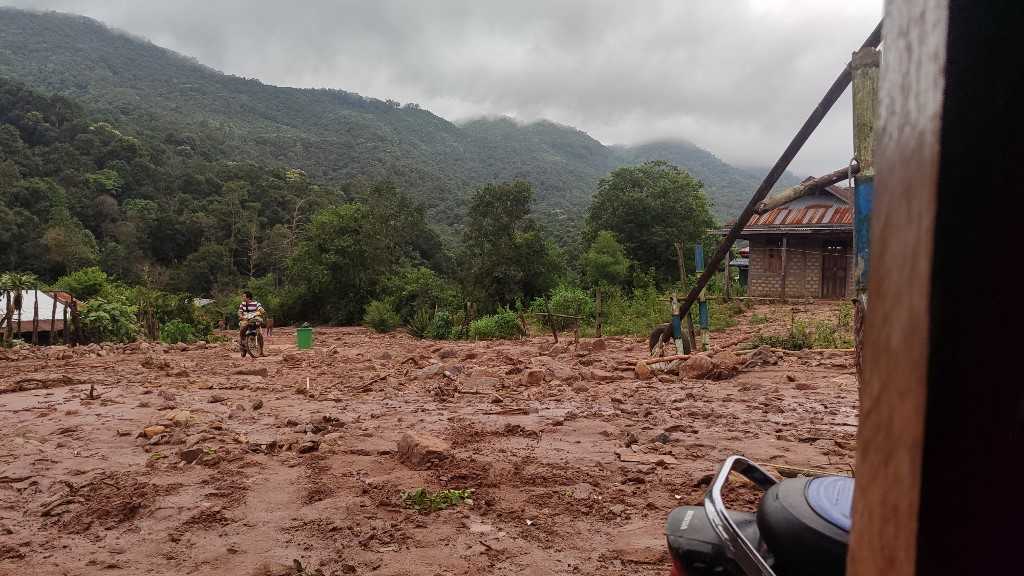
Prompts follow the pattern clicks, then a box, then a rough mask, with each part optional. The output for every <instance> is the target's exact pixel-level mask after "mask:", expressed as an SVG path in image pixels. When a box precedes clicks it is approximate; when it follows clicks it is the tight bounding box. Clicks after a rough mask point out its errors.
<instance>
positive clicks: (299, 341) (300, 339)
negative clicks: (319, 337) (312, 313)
mask: <svg viewBox="0 0 1024 576" xmlns="http://www.w3.org/2000/svg"><path fill="white" fill-rule="evenodd" d="M295 344H296V345H297V346H298V347H299V350H309V349H310V348H312V347H313V329H312V328H310V327H308V326H303V327H302V328H299V329H297V330H296V331H295Z"/></svg>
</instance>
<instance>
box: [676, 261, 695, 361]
mask: <svg viewBox="0 0 1024 576" xmlns="http://www.w3.org/2000/svg"><path fill="white" fill-rule="evenodd" d="M675 246H676V263H677V264H678V265H679V285H680V286H682V288H683V292H686V291H687V290H689V287H688V286H687V284H689V283H688V282H687V281H686V264H685V263H684V261H683V243H682V242H676V244H675ZM680 314H684V315H685V316H686V333H685V334H684V335H683V338H684V340H685V342H684V344H686V353H687V354H689V353H690V350H694V349H695V348H696V345H697V339H696V337H695V335H694V330H693V318H692V317H691V316H690V312H689V310H687V311H686V312H685V313H683V312H680Z"/></svg>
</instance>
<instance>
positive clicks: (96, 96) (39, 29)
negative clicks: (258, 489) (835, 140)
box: [0, 7, 797, 225]
mask: <svg viewBox="0 0 1024 576" xmlns="http://www.w3.org/2000/svg"><path fill="white" fill-rule="evenodd" d="M0 15H2V17H0V76H5V77H9V78H12V79H14V80H18V81H21V82H24V83H25V84H26V85H28V86H30V87H32V88H35V89H38V90H41V91H43V92H46V93H55V94H63V95H66V96H69V97H72V98H75V99H76V100H77V101H79V102H81V103H82V104H83V105H85V106H86V107H87V108H88V109H89V110H90V111H92V112H94V113H96V114H97V115H99V116H101V117H104V118H108V119H109V120H110V121H112V122H113V123H115V124H116V125H118V126H119V127H122V128H125V129H131V130H138V131H141V132H148V133H150V134H153V135H158V136H159V137H161V138H164V139H175V140H176V141H180V142H181V147H183V148H185V149H188V150H190V152H189V153H193V154H197V155H200V156H207V157H223V158H226V159H231V160H239V161H241V160H248V159H255V160H258V161H265V162H273V163H276V164H279V165H284V166H288V167H297V168H301V169H303V170H304V171H305V172H307V173H308V174H309V175H310V176H311V177H314V178H317V179H322V180H324V181H327V182H333V183H344V182H353V181H355V182H358V181H367V182H369V181H376V180H385V179H386V180H391V181H394V182H395V183H396V184H398V185H399V186H402V187H403V188H405V189H407V190H409V191H410V193H412V195H413V196H414V197H415V198H417V199H418V200H419V201H421V202H423V203H424V205H425V206H427V207H428V209H429V211H430V213H431V215H432V216H433V217H434V218H435V219H437V221H438V222H439V223H440V224H442V225H457V223H458V221H459V219H460V217H461V212H462V209H463V206H464V201H465V198H466V194H467V193H468V192H469V191H470V190H472V189H473V188H474V187H477V186H480V185H482V184H484V183H487V182H493V181H500V180H510V179H524V180H527V181H529V182H531V184H533V186H534V188H535V189H536V192H537V204H538V207H539V208H542V209H543V211H544V212H545V213H547V214H548V215H549V219H553V220H554V221H555V222H562V223H565V224H574V223H575V224H578V222H579V220H580V219H581V216H582V215H583V213H584V212H585V209H586V207H587V206H588V205H589V201H590V196H591V195H592V194H593V191H594V189H595V187H596V184H597V181H598V179H600V178H601V177H603V176H605V175H606V174H607V173H608V172H609V171H611V170H613V169H615V168H617V167H619V166H623V165H628V164H633V163H638V162H643V161H646V160H655V159H658V160H667V161H669V162H672V163H674V164H676V165H678V166H680V167H681V168H684V169H686V170H688V171H690V172H691V173H692V174H693V175H694V176H696V177H697V178H699V179H701V180H702V181H704V183H705V185H706V188H707V191H708V196H709V198H710V199H711V201H712V204H713V206H714V208H715V214H716V216H717V217H718V218H720V219H724V218H727V217H729V216H734V215H735V214H736V213H738V212H739V209H740V208H742V206H743V205H744V204H745V203H746V200H747V199H749V196H750V194H751V193H752V192H753V190H754V189H755V188H756V186H757V185H758V183H759V178H758V177H757V175H755V174H752V173H751V172H749V171H747V170H746V169H742V168H738V167H735V166H732V165H730V164H728V163H726V162H724V161H722V160H721V159H719V158H718V157H717V156H715V155H714V154H713V153H711V152H709V151H707V150H705V149H703V148H700V147H699V146H697V145H696V144H693V143H692V142H689V141H687V140H682V139H679V140H665V139H662V140H658V141H654V142H649V143H645V144H639V145H632V146H609V145H605V144H603V143H601V142H600V141H598V140H596V139H595V138H593V137H591V136H590V135H589V134H587V133H586V132H585V131H583V130H580V129H578V128H575V127H572V126H566V125H563V124H559V123H557V122H554V121H551V120H538V121H534V122H529V123H522V122H519V121H516V120H514V119H510V118H507V117H481V118H474V119H468V120H464V121H460V122H452V121H449V120H447V119H445V118H442V117H441V116H438V115H436V114H433V113H432V112H430V111H429V110H426V109H423V108H421V107H420V106H418V105H416V104H412V103H407V104H404V105H402V104H400V103H398V102H395V101H393V100H380V99H377V98H372V97H367V96H363V95H360V94H357V93H354V92H348V91H345V90H338V89H324V88H294V87H283V86H273V85H270V84H265V83H263V82H261V81H259V80H257V79H251V78H243V77H240V76H234V75H230V74H225V73H223V72H221V71H218V70H216V69H215V68H212V67H210V66H207V65H205V64H202V63H201V62H199V61H198V60H196V59H195V58H192V57H189V56H187V55H182V54H180V53H177V52H174V51H173V50H169V49H167V48H163V47H161V46H159V45H157V44H155V43H153V42H151V41H149V40H147V39H144V38H141V37H139V36H137V35H135V34H132V33H131V32H130V31H129V32H125V31H121V30H117V29H115V28H112V27H110V26H108V25H106V24H104V23H102V22H99V21H96V20H94V19H91V18H88V17H85V16H79V15H73V14H63V13H57V12H32V11H25V10H18V9H12V8H3V7H0ZM796 181H797V178H795V177H794V176H792V175H791V174H788V175H787V176H786V179H785V181H784V182H782V184H791V183H794V182H796Z"/></svg>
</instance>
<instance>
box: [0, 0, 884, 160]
mask: <svg viewBox="0 0 1024 576" xmlns="http://www.w3.org/2000/svg"><path fill="white" fill-rule="evenodd" d="M0 4H10V5H14V6H19V7H25V8H35V9H52V10H58V11H61V12H74V13H78V14H84V15H86V16H91V17H93V18H96V19H97V20H100V21H103V22H106V23H107V24H109V25H111V26H113V27H115V28H120V29H123V30H125V31H128V32H131V33H133V34H136V35H139V36H143V37H146V38H148V39H150V40H152V41H153V42H154V43H156V44H159V45H161V46H165V47H167V48H170V49H172V50H175V51H178V52H181V53H183V54H186V55H189V56H193V57H195V58H196V59H198V60H199V61H200V62H202V63H204V64H207V65H209V66H212V67H214V68H217V69H218V70H221V71H224V72H226V73H229V74H237V75H240V76H247V77H253V78H258V79H260V80H262V81H263V82H265V83H269V84H278V85H285V86H298V87H329V88H340V89H344V90H349V91H353V92H359V93H360V94H363V95H365V96H372V97H376V98H381V99H384V98H391V99H394V100H398V101H400V102H403V103H405V102H417V103H419V104H420V105H421V106H423V107H424V108H427V109H429V110H431V111H433V112H434V113H436V114H438V115H440V116H443V117H445V118H448V119H451V120H460V119H465V118H469V117H474V116H480V115H508V116H513V117H516V118H519V119H521V120H532V119H536V118H548V119H551V120H554V121H556V122H560V123H563V124H570V125H572V126H575V127H577V128H580V129H581V130H584V131H586V132H588V133H589V134H591V135H592V136H593V137H595V138H597V139H598V140H600V141H602V142H604V143H606V144H616V143H625V144H629V143H640V142H645V141H650V140H655V139H662V138H685V139H688V140H691V141H692V142H694V143H696V144H698V145H700V146H703V147H705V148H707V149H709V150H711V151H712V152H714V153H715V154H717V155H718V156H720V157H722V158H723V159H725V160H726V161H729V162H733V163H737V164H742V165H759V166H768V165H770V164H771V163H773V162H774V161H775V159H776V158H777V157H778V155H779V154H780V153H781V152H782V150H783V148H784V147H785V146H786V144H787V143H788V142H789V139H790V138H791V137H792V136H793V134H794V133H795V132H796V130H797V128H798V127H799V126H800V124H801V123H802V122H803V120H804V119H805V118H806V117H807V115H808V114H809V113H810V111H811V109H812V108H813V107H814V105H815V104H816V103H817V102H818V100H819V99H820V98H821V96H822V95H823V94H824V92H825V89H826V88H827V87H828V85H829V84H830V83H831V82H832V80H833V79H834V78H835V76H836V75H837V74H838V72H839V70H840V69H841V67H842V66H843V64H844V63H845V62H846V61H847V60H849V57H850V54H851V52H852V51H853V50H854V49H856V48H857V47H858V46H859V45H860V43H861V42H862V41H863V40H864V38H866V37H867V35H868V33H869V32H870V31H871V29H872V28H873V27H874V26H875V24H876V23H877V22H878V20H879V18H881V14H882V0H660V1H654V0H651V1H640V0H635V1H628V0H613V1H598V0H580V1H568V0H565V1H559V0H537V1H532V0H530V1H527V0H515V1H502V2H498V1H493V2H492V1H487V0H450V1H448V0H434V1H428V0H409V1H405V2H399V1H382V0H367V1H361V2H349V1H302V2H298V1H283V0H282V1H276V2H271V1H262V0H259V1H257V0H202V1H195V0H173V1H166V0H158V1H146V0H79V1H74V0H0ZM850 125H851V119H850V94H849V90H847V93H846V94H845V96H844V98H843V99H842V101H841V105H838V106H837V107H836V108H834V109H833V110H832V112H831V113H830V115H829V117H828V118H827V119H826V121H825V122H824V123H823V124H822V126H821V127H820V128H819V129H818V132H817V133H816V134H815V136H814V137H813V138H812V139H811V141H810V142H808V144H807V145H806V146H805V148H804V151H803V152H801V154H800V156H798V157H797V159H796V161H795V162H794V165H793V168H794V170H795V171H796V172H798V173H800V174H801V175H807V174H820V173H823V172H827V171H831V170H834V169H836V168H839V167H841V166H845V165H846V163H847V162H848V160H849V158H850V156H852V144H851V128H850Z"/></svg>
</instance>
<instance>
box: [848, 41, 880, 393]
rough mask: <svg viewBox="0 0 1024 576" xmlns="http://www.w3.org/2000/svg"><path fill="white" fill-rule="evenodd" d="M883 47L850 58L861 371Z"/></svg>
mask: <svg viewBox="0 0 1024 576" xmlns="http://www.w3.org/2000/svg"><path fill="white" fill-rule="evenodd" d="M879 63H880V58H879V51H878V50H876V49H874V48H871V47H865V48H861V49H860V50H858V51H856V52H854V53H853V59H852V61H851V62H850V70H851V73H852V84H853V154H854V159H855V160H856V161H857V167H858V168H859V170H858V172H857V177H856V178H854V184H853V248H854V250H853V258H854V259H853V288H854V297H853V318H854V320H853V340H854V348H855V352H854V362H855V365H856V367H857V374H858V376H860V372H861V351H862V350H863V336H864V319H865V317H866V316H867V310H868V273H869V272H870V269H871V266H870V263H871V258H870V257H871V205H872V204H873V202H874V195H875V162H874V144H875V122H876V120H877V118H878V68H879Z"/></svg>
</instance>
